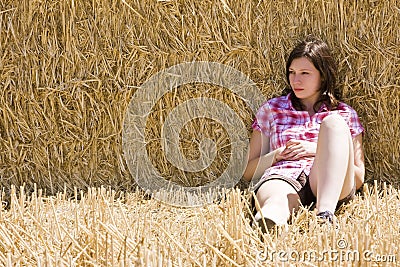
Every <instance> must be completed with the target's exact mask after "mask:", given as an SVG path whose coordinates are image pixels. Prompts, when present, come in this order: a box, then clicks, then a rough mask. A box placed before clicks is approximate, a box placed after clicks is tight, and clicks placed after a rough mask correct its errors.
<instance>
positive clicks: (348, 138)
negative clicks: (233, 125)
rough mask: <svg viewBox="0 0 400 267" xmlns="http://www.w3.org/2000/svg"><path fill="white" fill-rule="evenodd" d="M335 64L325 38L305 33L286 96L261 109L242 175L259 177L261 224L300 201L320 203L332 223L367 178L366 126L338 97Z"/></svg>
mask: <svg viewBox="0 0 400 267" xmlns="http://www.w3.org/2000/svg"><path fill="white" fill-rule="evenodd" d="M336 69H337V68H336V66H335V62H334V60H333V58H332V56H331V52H330V50H329V48H328V46H327V44H326V43H324V42H323V41H321V40H318V39H316V38H312V37H308V38H306V39H305V40H304V41H302V42H300V43H299V44H298V45H297V46H296V47H295V48H294V49H293V51H292V52H291V53H290V55H289V58H288V60H287V63H286V78H287V82H288V83H289V85H290V88H288V89H287V90H286V91H287V94H286V95H284V96H281V97H277V98H273V99H271V100H269V101H267V102H265V103H264V104H263V105H262V106H261V108H260V109H259V110H258V112H257V114H256V118H255V120H254V123H253V133H252V136H251V140H250V149H249V156H248V164H247V167H246V170H245V173H244V178H245V179H246V180H248V181H250V180H252V181H253V182H254V181H258V182H256V183H255V186H254V191H255V193H256V196H257V200H258V203H259V204H260V210H258V212H257V214H256V216H255V219H256V220H257V221H258V222H259V224H261V221H262V220H263V219H264V220H263V221H264V222H266V223H267V227H271V226H273V225H275V224H276V225H283V224H286V223H287V221H288V219H289V217H290V215H291V214H292V212H294V211H296V210H297V209H298V208H299V206H300V203H301V204H302V205H304V206H308V205H311V204H312V203H315V204H316V209H317V217H318V219H319V220H322V221H326V222H331V223H332V222H333V219H334V215H333V214H334V212H335V209H336V207H337V206H338V205H340V204H341V203H343V202H346V201H349V200H350V199H352V198H353V197H354V194H355V190H356V189H358V188H360V187H361V185H362V184H363V182H364V172H365V171H364V154H363V149H362V133H363V131H364V128H363V126H362V125H361V123H360V120H359V118H358V115H357V113H356V112H355V111H354V109H352V108H351V107H350V106H348V105H346V104H345V103H343V102H340V95H341V94H340V90H339V88H338V87H337V85H336ZM262 217H264V218H262ZM264 230H265V229H264Z"/></svg>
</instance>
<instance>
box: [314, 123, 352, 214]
mask: <svg viewBox="0 0 400 267" xmlns="http://www.w3.org/2000/svg"><path fill="white" fill-rule="evenodd" d="M354 185H355V180H354V153H353V142H352V138H351V134H350V130H349V127H348V126H347V124H346V122H345V121H344V119H343V118H342V117H341V116H340V115H329V116H327V117H326V118H325V119H324V120H323V121H322V123H321V128H320V131H319V135H318V145H317V153H316V155H315V160H314V165H313V167H312V169H311V173H310V186H311V190H312V191H313V193H314V195H316V196H317V203H316V208H317V210H318V212H323V211H330V212H332V213H334V212H335V209H336V205H337V202H338V200H339V199H343V198H345V197H346V196H348V195H349V194H350V192H351V190H352V189H353V187H354Z"/></svg>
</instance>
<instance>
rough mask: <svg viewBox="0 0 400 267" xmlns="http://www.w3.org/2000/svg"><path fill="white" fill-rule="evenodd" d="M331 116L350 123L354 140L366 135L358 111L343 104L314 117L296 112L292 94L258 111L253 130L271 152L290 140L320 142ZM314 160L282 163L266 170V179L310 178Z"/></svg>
mask: <svg viewBox="0 0 400 267" xmlns="http://www.w3.org/2000/svg"><path fill="white" fill-rule="evenodd" d="M330 114H339V115H341V116H342V117H343V118H344V119H345V121H346V122H347V124H348V126H349V128H350V133H351V136H352V137H353V138H354V137H355V136H357V135H359V134H360V133H362V132H363V131H364V128H363V126H362V125H361V122H360V119H359V118H358V115H357V113H356V111H355V110H354V109H353V108H351V107H350V106H349V105H346V104H345V103H343V102H340V104H339V106H338V107H337V109H336V110H332V111H329V110H328V108H327V106H326V105H325V104H322V106H321V108H320V109H319V110H318V112H317V113H315V114H314V115H313V116H310V115H309V114H308V112H307V111H297V110H295V109H294V108H293V106H292V102H291V101H290V94H289V95H287V96H281V97H276V98H273V99H271V100H269V101H267V102H265V103H264V104H263V105H262V106H261V107H260V109H259V110H258V111H257V114H256V117H255V120H254V122H253V125H252V127H253V129H254V130H258V131H261V132H262V133H263V134H264V135H265V136H267V137H268V138H269V140H270V151H273V150H275V149H277V148H279V147H282V146H285V145H286V143H287V142H288V141H289V140H290V139H297V140H307V141H311V142H315V143H316V142H317V140H318V132H319V128H320V125H321V122H322V120H323V119H324V118H325V117H326V116H328V115H330ZM313 162H314V157H307V158H302V159H299V160H296V161H279V162H277V163H275V164H274V165H273V166H272V167H270V168H268V169H266V170H265V172H264V174H263V177H267V176H270V175H273V174H278V175H283V176H286V177H288V178H291V179H297V177H298V176H299V175H300V174H301V172H303V171H304V172H305V174H306V175H309V174H310V171H311V167H312V164H313Z"/></svg>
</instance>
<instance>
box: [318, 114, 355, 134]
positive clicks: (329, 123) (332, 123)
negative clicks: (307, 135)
mask: <svg viewBox="0 0 400 267" xmlns="http://www.w3.org/2000/svg"><path fill="white" fill-rule="evenodd" d="M323 128H324V129H328V130H333V131H339V132H340V131H344V130H347V131H349V130H350V129H349V126H348V125H347V123H346V121H345V120H344V118H343V117H342V116H340V115H339V114H331V115H328V116H326V117H325V118H324V119H323V120H322V122H321V129H323Z"/></svg>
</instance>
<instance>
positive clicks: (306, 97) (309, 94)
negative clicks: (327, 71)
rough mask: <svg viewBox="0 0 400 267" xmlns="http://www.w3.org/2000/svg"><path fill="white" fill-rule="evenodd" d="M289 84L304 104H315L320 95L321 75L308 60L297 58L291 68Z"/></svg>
mask: <svg viewBox="0 0 400 267" xmlns="http://www.w3.org/2000/svg"><path fill="white" fill-rule="evenodd" d="M289 82H290V86H291V87H292V90H293V92H294V94H295V95H296V96H297V98H299V99H300V100H301V101H302V102H303V103H305V102H306V103H309V104H313V103H315V102H316V101H317V100H318V98H319V95H320V93H321V92H320V88H321V74H320V72H319V71H318V70H317V69H316V68H315V66H314V64H313V63H311V61H309V60H308V59H307V58H305V57H300V58H295V59H293V61H292V64H290V67H289Z"/></svg>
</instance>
